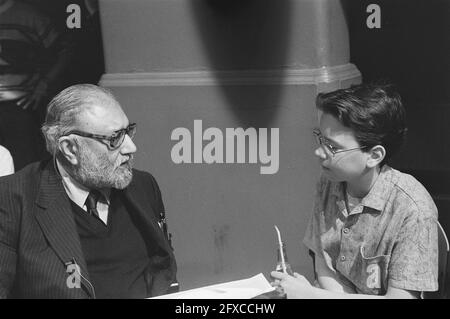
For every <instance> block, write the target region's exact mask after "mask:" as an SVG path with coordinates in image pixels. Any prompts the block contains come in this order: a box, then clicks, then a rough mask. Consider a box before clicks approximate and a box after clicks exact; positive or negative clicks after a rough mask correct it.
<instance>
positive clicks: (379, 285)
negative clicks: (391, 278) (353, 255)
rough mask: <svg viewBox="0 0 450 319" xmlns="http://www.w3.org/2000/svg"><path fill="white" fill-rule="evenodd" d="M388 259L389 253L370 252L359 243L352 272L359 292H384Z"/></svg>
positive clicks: (385, 289)
mask: <svg viewBox="0 0 450 319" xmlns="http://www.w3.org/2000/svg"><path fill="white" fill-rule="evenodd" d="M390 259H391V256H390V255H381V254H380V255H379V254H370V252H369V251H368V250H367V249H364V245H361V247H360V250H359V255H358V257H357V262H356V265H355V266H356V267H354V268H353V270H354V272H353V274H352V277H353V280H354V282H355V283H356V287H357V290H358V292H359V293H364V294H371V295H384V294H385V293H386V291H387V284H388V283H387V281H388V267H389V261H390Z"/></svg>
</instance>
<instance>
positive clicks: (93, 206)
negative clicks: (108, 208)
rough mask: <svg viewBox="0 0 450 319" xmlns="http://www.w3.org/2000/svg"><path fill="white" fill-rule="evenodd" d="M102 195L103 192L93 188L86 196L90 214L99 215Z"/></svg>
mask: <svg viewBox="0 0 450 319" xmlns="http://www.w3.org/2000/svg"><path fill="white" fill-rule="evenodd" d="M101 196H102V194H100V192H99V191H97V190H92V191H91V192H90V193H89V195H88V197H87V198H86V207H87V212H88V213H89V214H90V215H94V216H96V217H98V210H97V202H98V200H99V198H100V197H101Z"/></svg>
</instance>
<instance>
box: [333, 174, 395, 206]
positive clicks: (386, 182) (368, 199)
mask: <svg viewBox="0 0 450 319" xmlns="http://www.w3.org/2000/svg"><path fill="white" fill-rule="evenodd" d="M394 177H395V174H394V170H393V169H392V168H391V167H390V166H388V165H383V167H382V168H381V170H380V174H379V175H378V177H377V180H376V181H375V183H374V185H373V186H372V188H371V189H370V191H369V193H368V194H367V195H366V196H364V198H362V199H361V203H360V205H358V206H360V207H358V206H357V207H356V208H355V209H354V210H353V211H352V214H355V213H362V212H363V208H364V207H368V208H372V209H373V210H374V211H375V212H378V213H380V212H382V211H383V209H384V206H385V205H386V202H387V200H388V198H389V194H390V193H391V189H392V186H393V185H394V184H395V181H394V180H393V179H394ZM330 194H331V195H332V196H335V197H337V198H338V203H340V206H342V207H340V208H342V209H344V208H345V182H340V183H332V185H331V189H330Z"/></svg>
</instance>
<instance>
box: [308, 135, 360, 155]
mask: <svg viewBox="0 0 450 319" xmlns="http://www.w3.org/2000/svg"><path fill="white" fill-rule="evenodd" d="M313 134H314V136H315V138H316V141H317V144H319V145H320V146H321V147H323V148H324V149H325V150H326V151H328V152H329V153H330V154H331V155H332V156H334V155H336V154H338V153H344V152H348V151H354V150H360V149H364V148H367V146H360V147H355V148H349V149H344V150H342V149H338V148H337V147H335V146H334V145H332V144H331V143H330V142H329V141H328V140H327V139H326V138H325V137H324V136H323V135H322V133H321V132H320V130H319V129H318V128H316V129H314V130H313Z"/></svg>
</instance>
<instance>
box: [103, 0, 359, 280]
mask: <svg viewBox="0 0 450 319" xmlns="http://www.w3.org/2000/svg"><path fill="white" fill-rule="evenodd" d="M100 12H101V21H102V32H103V41H104V50H105V64H106V71H107V73H106V74H105V75H104V76H103V78H102V80H101V84H102V85H103V86H106V87H109V88H111V89H112V90H113V91H114V93H115V94H116V95H117V97H118V99H119V101H120V102H121V103H122V105H123V108H124V110H125V111H126V113H127V114H128V117H129V119H130V121H136V122H137V123H138V133H137V136H136V143H137V146H138V153H137V156H136V166H137V167H138V168H140V169H144V170H148V171H150V172H151V173H152V174H153V175H154V176H155V177H156V178H157V180H158V182H159V184H160V187H161V191H162V195H163V199H164V202H165V206H166V210H167V219H168V224H169V229H170V231H171V232H172V233H173V245H174V248H175V255H176V257H177V261H178V264H179V280H180V282H181V284H182V288H183V289H188V288H193V287H198V286H201V285H206V284H210V283H216V282H222V281H226V280H237V279H241V278H244V277H248V276H252V275H255V274H257V273H259V272H263V273H264V274H266V275H267V274H268V273H269V271H270V270H272V269H273V268H274V267H275V264H276V236H275V231H274V227H273V225H274V224H276V225H278V227H279V228H280V230H281V232H282V234H283V237H284V241H285V243H286V246H287V253H288V255H289V259H290V261H291V264H292V266H293V268H294V270H296V271H298V272H300V273H304V274H306V275H307V276H308V277H310V278H311V276H312V264H311V261H310V260H309V257H308V254H307V252H306V250H305V249H304V248H303V245H302V243H301V240H302V238H303V234H304V231H305V228H306V225H307V221H308V219H309V215H310V213H311V209H312V201H313V193H314V185H315V182H316V180H317V178H318V176H319V167H318V165H317V163H316V162H317V161H316V159H315V158H314V155H313V150H314V147H315V145H314V140H313V136H312V133H311V130H312V129H313V127H314V126H315V125H316V122H317V112H316V109H315V105H314V100H315V97H316V94H317V93H318V92H319V91H324V90H332V89H337V88H341V87H346V86H349V85H350V84H351V83H357V82H359V81H360V80H361V75H360V73H359V71H358V70H357V69H356V67H355V66H354V65H352V64H350V63H349V43H348V31H347V25H346V21H345V18H344V13H343V10H342V7H341V4H340V1H338V0H284V1H280V0H236V1H234V0H227V1H225V0H223V1H222V0H184V1H175V0H107V1H106V0H101V1H100ZM196 120H197V121H196ZM194 121H196V122H195V123H197V124H199V123H200V122H199V121H201V124H202V129H203V131H202V132H204V131H205V130H207V129H208V128H213V129H211V130H210V132H216V133H217V132H222V133H223V149H222V151H223V161H224V162H225V161H226V154H225V153H226V147H225V146H226V140H225V136H226V131H227V128H228V129H233V130H234V129H236V128H239V127H240V128H243V129H244V130H246V129H249V128H255V131H256V132H262V131H263V129H265V128H267V130H268V132H269V137H268V143H266V144H264V145H268V147H270V140H271V135H270V132H271V129H278V132H279V140H278V142H279V143H278V146H279V165H278V169H277V170H276V172H274V173H273V174H261V170H260V168H261V167H262V166H267V165H268V164H264V163H262V162H261V161H262V160H263V158H261V156H260V154H259V151H260V145H259V147H258V145H256V144H254V145H253V146H256V147H258V151H257V152H256V154H257V155H258V158H257V163H251V162H250V158H249V154H247V156H246V159H245V163H212V164H207V163H190V164H189V163H182V164H176V163H174V161H173V158H172V157H171V152H172V148H173V147H174V145H175V144H177V141H175V140H171V135H172V133H173V132H174V130H176V129H177V128H186V129H187V130H189V132H190V133H191V138H192V144H194V139H195V136H197V137H200V138H201V137H202V135H201V134H202V133H201V132H200V134H199V133H198V129H199V127H198V125H197V133H196V132H194V131H195V129H194ZM184 131H186V130H184ZM247 132H250V131H247ZM196 134H197V135H196ZM198 134H199V135H198ZM215 136H216V138H217V139H218V137H217V135H215ZM203 137H204V139H205V140H204V141H203V146H206V145H208V144H209V143H210V142H211V141H210V140H206V136H203ZM257 137H259V138H260V139H261V135H259V136H257ZM272 137H273V136H272ZM210 138H211V137H210ZM216 142H217V141H216ZM250 143H251V142H250V141H249V140H247V141H246V148H245V149H246V153H248V152H252V151H251V149H252V147H253V146H251V145H250ZM217 145H220V144H217ZM196 147H199V145H197V146H196ZM200 149H201V145H200ZM194 152H195V150H194V145H192V161H194ZM200 154H201V153H200ZM201 160H202V161H203V162H204V161H205V159H204V158H203V159H201ZM236 161H237V158H236V159H235V162H236ZM273 162H274V161H272V163H273Z"/></svg>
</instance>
